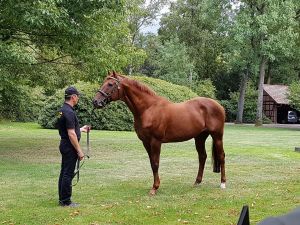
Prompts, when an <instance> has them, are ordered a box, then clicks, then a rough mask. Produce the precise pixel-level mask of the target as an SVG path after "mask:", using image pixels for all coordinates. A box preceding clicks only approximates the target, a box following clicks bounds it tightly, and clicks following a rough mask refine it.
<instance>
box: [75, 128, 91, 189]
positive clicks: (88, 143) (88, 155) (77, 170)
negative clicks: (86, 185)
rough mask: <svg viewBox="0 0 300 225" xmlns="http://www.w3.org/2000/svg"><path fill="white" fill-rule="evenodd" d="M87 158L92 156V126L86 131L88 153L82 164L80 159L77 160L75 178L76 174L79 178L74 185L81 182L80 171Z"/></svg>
mask: <svg viewBox="0 0 300 225" xmlns="http://www.w3.org/2000/svg"><path fill="white" fill-rule="evenodd" d="M85 158H88V159H89V158H90V128H89V129H88V132H87V133H86V154H84V157H83V161H82V163H81V164H80V160H79V159H77V162H76V171H75V172H74V174H73V178H74V177H75V176H77V180H76V183H75V184H72V186H73V187H74V186H76V185H77V184H78V182H79V171H80V169H81V167H82V166H83V164H84V162H85Z"/></svg>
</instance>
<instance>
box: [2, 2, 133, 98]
mask: <svg viewBox="0 0 300 225" xmlns="http://www.w3.org/2000/svg"><path fill="white" fill-rule="evenodd" d="M137 55H138V56H137ZM134 58H139V52H136V51H135V49H133V48H132V46H131V43H130V30H129V27H128V22H127V21H126V13H125V0H113V1H106V0H86V1H79V0H75V1H69V0H49V1H40V0H27V1H13V0H7V1H0V71H1V77H0V104H1V103H3V102H10V101H12V99H14V96H11V95H7V94H5V92H7V91H9V90H10V89H12V88H14V89H16V90H18V88H17V87H18V86H20V85H30V86H32V87H34V86H37V85H42V86H44V87H45V88H46V89H47V90H46V91H47V93H48V94H52V93H53V92H54V90H55V89H56V88H62V87H63V86H65V85H67V84H70V83H74V82H75V81H77V80H86V81H96V80H100V79H102V78H103V77H104V76H105V75H106V74H107V71H108V70H112V69H114V70H121V69H122V68H124V67H126V66H127V65H128V64H129V63H132V62H133V61H134V60H132V59H134Z"/></svg>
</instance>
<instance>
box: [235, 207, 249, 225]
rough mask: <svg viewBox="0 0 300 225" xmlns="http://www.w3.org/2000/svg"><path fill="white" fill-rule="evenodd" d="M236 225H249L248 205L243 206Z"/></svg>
mask: <svg viewBox="0 0 300 225" xmlns="http://www.w3.org/2000/svg"><path fill="white" fill-rule="evenodd" d="M237 225H250V220H249V207H248V206H247V205H244V206H243V208H242V211H241V214H240V218H239V221H238V223H237Z"/></svg>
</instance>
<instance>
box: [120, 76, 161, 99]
mask: <svg viewBox="0 0 300 225" xmlns="http://www.w3.org/2000/svg"><path fill="white" fill-rule="evenodd" d="M119 76H120V77H122V78H126V80H127V81H128V83H129V84H130V85H132V86H134V87H136V88H138V89H139V90H140V91H142V92H146V93H147V94H149V95H151V96H156V95H157V94H156V93H155V91H153V90H151V89H150V88H149V87H147V86H146V85H144V84H143V83H141V82H140V81H137V80H134V79H132V78H129V77H127V76H124V75H119Z"/></svg>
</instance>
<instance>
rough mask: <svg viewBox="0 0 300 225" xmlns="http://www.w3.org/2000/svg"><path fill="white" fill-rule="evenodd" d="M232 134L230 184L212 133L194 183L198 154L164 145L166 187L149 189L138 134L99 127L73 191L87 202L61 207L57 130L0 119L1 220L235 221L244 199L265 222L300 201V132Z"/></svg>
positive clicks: (188, 146)
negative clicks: (216, 165)
mask: <svg viewBox="0 0 300 225" xmlns="http://www.w3.org/2000/svg"><path fill="white" fill-rule="evenodd" d="M85 138H86V136H85V134H83V140H82V146H85ZM224 139H225V140H224V145H225V152H226V172H227V189H225V190H221V189H220V188H219V184H220V174H215V173H213V172H212V166H211V163H210V155H211V150H210V145H211V144H210V139H209V141H208V143H207V151H208V156H209V157H208V161H207V163H206V168H205V171H204V180H203V183H202V185H201V186H199V187H193V183H194V180H195V177H196V174H197V170H198V159H197V153H196V150H195V149H194V143H193V141H188V142H183V143H172V144H164V145H163V147H162V154H161V164H160V176H161V186H160V189H159V191H158V193H157V195H156V196H155V197H150V196H148V191H149V189H150V187H151V186H152V180H153V178H152V172H151V168H150V164H149V160H148V156H147V153H146V151H145V150H144V148H143V146H142V143H141V142H140V141H139V140H138V138H137V137H136V134H135V133H134V132H111V131H92V133H91V147H92V151H91V158H90V159H89V160H88V161H87V162H86V163H85V165H84V166H83V168H82V170H81V178H80V182H79V183H78V184H77V186H75V187H74V192H73V200H74V201H75V202H79V203H80V207H79V208H61V207H59V206H58V201H57V180H58V175H59V169H60V154H59V151H58V142H59V137H58V133H57V131H56V130H46V129H41V128H40V127H39V126H38V125H37V124H33V123H9V122H0V178H1V179H0V224H26V225H29V224H39V225H40V224H93V225H96V224H131V225H134V224H151V225H156V224H201V225H207V224H212V225H224V224H228V225H229V224H236V223H237V220H238V217H239V213H240V210H241V208H242V206H243V205H245V204H247V205H249V206H250V219H251V224H256V223H257V222H259V221H260V220H262V219H263V218H265V217H267V216H279V215H282V214H285V213H288V212H290V211H291V210H292V209H294V208H296V207H297V206H300V176H299V173H300V153H299V152H295V151H294V148H295V146H300V130H289V129H279V128H277V129H275V128H255V127H253V126H235V125H234V126H233V125H228V126H226V128H225V138H224Z"/></svg>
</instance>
